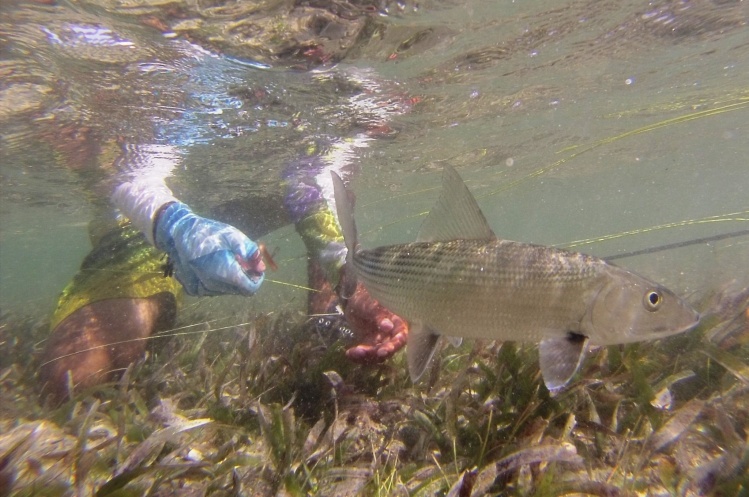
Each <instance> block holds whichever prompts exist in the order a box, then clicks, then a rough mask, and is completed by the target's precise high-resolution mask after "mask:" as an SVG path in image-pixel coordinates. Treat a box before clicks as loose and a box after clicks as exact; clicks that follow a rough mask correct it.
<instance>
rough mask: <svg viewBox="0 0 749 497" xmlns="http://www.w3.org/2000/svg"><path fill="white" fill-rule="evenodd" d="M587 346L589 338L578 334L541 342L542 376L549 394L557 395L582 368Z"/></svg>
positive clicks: (539, 348)
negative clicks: (578, 369)
mask: <svg viewBox="0 0 749 497" xmlns="http://www.w3.org/2000/svg"><path fill="white" fill-rule="evenodd" d="M587 344H588V337H586V336H584V335H579V334H577V333H568V334H567V336H563V337H558V338H547V339H545V340H542V341H541V344H540V345H539V347H538V350H539V353H540V356H541V357H540V359H541V374H542V375H543V377H544V383H546V388H548V389H549V392H551V393H552V394H554V393H556V392H557V391H559V390H560V389H561V388H562V387H563V386H565V385H566V384H567V382H568V381H570V378H572V375H574V374H575V371H577V368H579V367H580V363H581V362H582V360H583V354H584V353H585V347H586V345H587Z"/></svg>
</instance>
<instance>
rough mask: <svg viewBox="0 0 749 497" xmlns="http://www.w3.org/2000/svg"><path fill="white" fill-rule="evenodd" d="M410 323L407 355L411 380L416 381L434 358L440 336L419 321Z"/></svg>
mask: <svg viewBox="0 0 749 497" xmlns="http://www.w3.org/2000/svg"><path fill="white" fill-rule="evenodd" d="M410 325H411V329H410V330H409V331H408V343H407V345H406V356H407V358H408V372H409V374H410V375H411V381H413V382H414V383H416V382H417V381H418V380H419V378H421V375H423V374H424V371H425V370H426V368H427V366H428V365H429V362H430V361H431V360H432V356H434V352H435V351H436V350H437V344H438V343H439V339H440V336H439V335H438V334H437V333H435V332H434V331H432V330H431V329H429V327H427V326H425V325H424V323H421V322H419V321H414V322H411V323H410Z"/></svg>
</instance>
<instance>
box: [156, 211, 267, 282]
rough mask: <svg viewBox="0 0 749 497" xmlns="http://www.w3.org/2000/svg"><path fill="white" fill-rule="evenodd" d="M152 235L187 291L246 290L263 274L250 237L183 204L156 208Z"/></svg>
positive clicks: (258, 280) (261, 261) (262, 267)
mask: <svg viewBox="0 0 749 497" xmlns="http://www.w3.org/2000/svg"><path fill="white" fill-rule="evenodd" d="M154 241H155V242H156V248H158V249H160V250H163V251H165V252H166V253H167V254H168V255H169V258H170V261H171V263H172V264H173V268H174V276H175V277H176V278H177V280H179V282H180V283H182V286H183V287H184V288H185V291H186V292H187V293H188V294H190V295H201V296H202V295H222V294H240V295H252V294H254V293H255V292H257V290H258V288H260V284H261V283H262V282H263V278H265V274H264V272H265V263H263V260H262V257H261V255H260V251H259V250H258V246H257V244H256V243H255V242H253V241H252V240H250V239H249V238H247V237H246V236H245V235H244V234H243V233H242V232H241V231H239V230H238V229H236V228H234V227H233V226H229V225H228V224H224V223H220V222H218V221H214V220H212V219H206V218H204V217H200V216H198V215H196V214H194V213H193V212H192V211H191V210H190V208H189V207H187V206H186V205H185V204H182V203H179V202H175V203H172V204H169V205H167V206H166V207H164V208H163V209H162V211H161V213H160V214H158V217H157V219H156V225H155V228H154Z"/></svg>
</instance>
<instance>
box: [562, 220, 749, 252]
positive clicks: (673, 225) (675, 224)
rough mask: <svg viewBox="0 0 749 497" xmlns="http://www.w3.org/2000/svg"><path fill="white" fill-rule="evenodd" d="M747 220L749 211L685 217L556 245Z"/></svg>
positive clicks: (601, 240)
mask: <svg viewBox="0 0 749 497" xmlns="http://www.w3.org/2000/svg"><path fill="white" fill-rule="evenodd" d="M742 221H743V222H746V221H749V211H742V212H734V213H730V214H720V215H717V216H708V217H703V218H700V219H685V220H683V221H675V222H672V223H665V224H659V225H657V226H650V227H647V228H639V229H635V230H629V231H622V232H619V233H612V234H610V235H603V236H599V237H595V238H586V239H582V240H575V241H572V242H569V243H561V244H555V245H553V246H554V247H557V246H564V247H567V248H573V247H579V246H582V245H590V244H593V243H599V242H605V241H608V240H614V239H616V238H623V237H625V236H631V235H641V234H643V233H650V232H653V231H659V230H663V229H669V228H679V227H683V226H694V225H698V224H708V223H724V222H742Z"/></svg>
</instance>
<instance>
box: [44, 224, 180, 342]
mask: <svg viewBox="0 0 749 497" xmlns="http://www.w3.org/2000/svg"><path fill="white" fill-rule="evenodd" d="M165 257H166V256H165V254H164V253H163V252H160V251H159V250H157V249H156V248H155V247H153V246H152V245H151V244H149V243H148V241H146V237H145V236H143V234H142V233H141V232H139V231H138V230H136V229H134V228H133V227H132V226H130V223H122V224H120V225H119V226H117V227H116V228H114V229H112V230H111V231H109V232H107V233H106V234H105V235H103V236H102V237H100V238H99V240H98V241H97V242H96V244H95V247H94V249H93V250H92V251H91V252H90V253H89V254H88V255H87V256H86V258H85V259H84V260H83V263H82V264H81V268H80V270H79V271H78V273H77V274H76V275H75V276H74V277H73V280H72V281H71V282H70V283H68V285H67V286H66V287H65V289H64V290H63V291H62V295H60V298H59V300H58V302H57V308H56V309H55V312H54V314H53V315H52V321H51V323H50V326H51V329H55V327H56V326H57V325H58V324H59V323H60V322H62V320H64V319H65V318H66V317H68V316H69V315H70V314H72V313H73V312H75V311H76V310H78V309H80V308H82V307H83V306H85V305H87V304H91V303H93V302H97V301H100V300H105V299H116V298H146V297H151V296H153V295H156V294H158V293H162V292H170V293H172V294H174V296H175V298H176V300H177V301H178V302H179V300H180V296H181V294H182V285H180V283H179V282H178V281H177V280H176V279H174V278H172V277H165V276H164V264H165V263H166V258H165Z"/></svg>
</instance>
